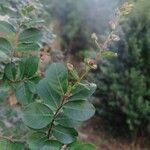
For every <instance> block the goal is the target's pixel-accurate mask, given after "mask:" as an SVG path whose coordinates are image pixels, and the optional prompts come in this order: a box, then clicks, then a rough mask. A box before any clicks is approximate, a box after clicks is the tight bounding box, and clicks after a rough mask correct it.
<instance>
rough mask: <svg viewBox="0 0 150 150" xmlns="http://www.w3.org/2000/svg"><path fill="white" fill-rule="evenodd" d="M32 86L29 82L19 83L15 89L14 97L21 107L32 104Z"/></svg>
mask: <svg viewBox="0 0 150 150" xmlns="http://www.w3.org/2000/svg"><path fill="white" fill-rule="evenodd" d="M31 86H33V85H32V83H31V82H29V81H28V82H21V83H19V84H18V86H17V87H16V97H17V100H18V102H20V103H21V104H23V105H27V104H29V103H31V102H32V98H33V93H32V91H31V90H32V88H33V87H31Z"/></svg>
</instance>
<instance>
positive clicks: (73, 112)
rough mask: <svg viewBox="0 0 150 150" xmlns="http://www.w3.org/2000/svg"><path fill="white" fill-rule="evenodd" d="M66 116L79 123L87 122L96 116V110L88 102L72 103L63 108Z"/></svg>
mask: <svg viewBox="0 0 150 150" xmlns="http://www.w3.org/2000/svg"><path fill="white" fill-rule="evenodd" d="M63 110H64V114H65V115H66V116H68V117H69V118H71V119H74V120H77V121H86V120H88V119H90V118H91V117H92V116H93V115H94V114H95V108H94V106H93V105H92V104H90V103H89V102H88V101H83V100H81V101H72V102H68V103H66V104H65V105H64V107H63Z"/></svg>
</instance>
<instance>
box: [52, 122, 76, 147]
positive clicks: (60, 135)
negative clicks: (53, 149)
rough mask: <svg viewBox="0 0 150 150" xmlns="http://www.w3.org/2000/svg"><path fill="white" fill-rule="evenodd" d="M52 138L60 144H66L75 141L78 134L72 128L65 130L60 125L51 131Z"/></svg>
mask: <svg viewBox="0 0 150 150" xmlns="http://www.w3.org/2000/svg"><path fill="white" fill-rule="evenodd" d="M52 134H53V136H54V137H55V138H56V139H57V140H58V141H60V142H61V143H64V144H68V143H72V142H73V141H75V140H76V137H77V135H78V133H77V132H76V130H75V129H73V128H66V127H63V126H60V125H57V126H55V127H54V128H53V129H52Z"/></svg>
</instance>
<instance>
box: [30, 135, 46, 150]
mask: <svg viewBox="0 0 150 150" xmlns="http://www.w3.org/2000/svg"><path fill="white" fill-rule="evenodd" d="M47 140H48V138H47V135H46V134H45V133H43V132H34V133H32V134H30V135H29V137H28V139H27V144H28V145H29V148H30V149H32V150H41V147H43V145H44V143H45V141H47Z"/></svg>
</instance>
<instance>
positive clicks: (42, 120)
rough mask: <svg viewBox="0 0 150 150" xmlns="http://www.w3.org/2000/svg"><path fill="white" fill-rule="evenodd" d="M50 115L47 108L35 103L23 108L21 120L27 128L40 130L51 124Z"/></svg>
mask: <svg viewBox="0 0 150 150" xmlns="http://www.w3.org/2000/svg"><path fill="white" fill-rule="evenodd" d="M52 115H53V114H52V111H51V110H50V108H49V107H47V106H46V105H44V104H41V103H36V102H35V103H31V104H29V105H28V106H26V107H25V109H24V110H23V116H22V119H23V122H24V123H25V124H26V125H27V126H29V127H31V128H33V129H42V128H44V127H46V126H47V125H48V124H49V123H50V122H51V119H52Z"/></svg>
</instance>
